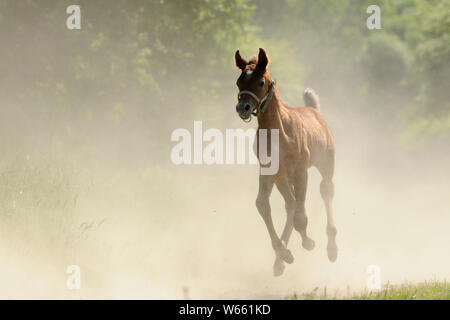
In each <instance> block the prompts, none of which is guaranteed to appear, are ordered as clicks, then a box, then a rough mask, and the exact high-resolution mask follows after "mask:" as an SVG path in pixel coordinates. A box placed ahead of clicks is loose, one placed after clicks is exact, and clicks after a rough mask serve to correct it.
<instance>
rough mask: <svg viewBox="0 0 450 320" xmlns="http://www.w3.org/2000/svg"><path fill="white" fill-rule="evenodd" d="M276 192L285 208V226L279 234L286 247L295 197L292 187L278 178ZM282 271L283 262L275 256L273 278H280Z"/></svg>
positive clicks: (292, 219) (291, 225) (291, 227)
mask: <svg viewBox="0 0 450 320" xmlns="http://www.w3.org/2000/svg"><path fill="white" fill-rule="evenodd" d="M276 185H277V188H278V191H280V193H281V195H282V196H283V198H284V202H285V208H286V224H285V225H284V229H283V233H282V234H281V241H283V243H284V244H285V245H286V247H287V245H288V242H289V238H290V237H291V234H292V229H293V228H294V213H295V197H294V189H293V187H292V185H291V184H290V183H289V181H288V179H287V178H280V179H279V180H277V182H276ZM283 271H284V262H283V260H282V259H281V258H280V257H279V256H278V255H277V256H276V258H275V262H274V264H273V274H274V276H280V275H282V274H283Z"/></svg>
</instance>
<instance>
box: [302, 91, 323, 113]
mask: <svg viewBox="0 0 450 320" xmlns="http://www.w3.org/2000/svg"><path fill="white" fill-rule="evenodd" d="M303 100H304V101H305V105H306V106H307V107H313V108H316V109H317V110H320V102H319V96H318V95H317V93H316V92H315V91H314V90H313V89H311V88H306V89H305V91H303Z"/></svg>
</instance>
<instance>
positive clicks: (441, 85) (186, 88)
mask: <svg viewBox="0 0 450 320" xmlns="http://www.w3.org/2000/svg"><path fill="white" fill-rule="evenodd" d="M375 3H376V4H378V5H379V6H380V7H381V14H382V30H372V31H371V30H368V29H367V28H366V19H367V16H368V14H367V13H366V8H367V7H368V5H370V4H375ZM70 4H80V5H81V11H82V29H81V30H79V31H70V30H67V28H66V27H65V20H66V18H67V14H66V12H65V9H66V7H67V6H68V5H70ZM449 28H450V2H449V0H444V1H440V0H430V1H419V0H401V1H400V0H393V1H375V2H374V1H366V0H353V1H350V0H346V1H342V0H339V1H337V0H326V1H325V0H323V1H322V0H320V1H317V0H316V1H312V0H303V1H293V0H281V1H265V0H262V1H256V0H193V1H170V0H157V1H142V0H136V1H124V0H117V1H106V0H95V1H66V0H64V1H50V0H40V1H37V0H26V1H20V2H17V1H2V2H1V4H0V39H1V44H2V49H1V50H0V61H1V62H2V63H1V64H0V96H1V100H0V106H1V108H2V109H3V110H4V111H5V114H8V115H11V114H13V119H11V118H9V119H8V118H7V117H2V120H1V127H2V129H0V131H1V132H0V133H2V140H3V143H4V145H17V144H18V143H19V144H20V142H21V141H20V140H21V139H22V140H23V141H29V137H28V136H22V135H21V134H19V133H12V134H11V127H13V128H15V127H17V126H24V127H26V128H27V129H31V131H32V132H33V135H32V138H33V139H35V140H34V143H33V145H34V146H36V145H39V144H40V143H43V142H42V141H46V142H45V143H48V141H51V144H52V145H61V144H64V143H68V144H69V145H71V146H74V145H89V142H91V141H93V140H97V138H101V137H103V139H109V140H111V141H114V140H115V139H116V138H119V137H121V138H123V137H127V139H129V140H137V137H138V136H139V137H147V138H148V139H147V142H148V145H149V146H148V148H153V147H155V146H156V147H158V146H160V145H161V144H162V143H161V142H160V141H156V139H153V138H152V137H153V134H152V132H159V133H167V134H169V133H170V131H171V130H173V128H175V127H177V126H185V125H186V121H188V120H189V121H190V120H193V119H199V118H201V119H204V120H209V121H211V122H212V123H214V122H217V123H219V122H220V123H223V119H233V117H234V114H233V108H234V107H233V105H234V103H235V101H234V100H235V94H236V88H235V85H234V82H235V78H236V77H237V71H236V69H235V67H234V65H233V53H234V51H235V50H236V49H237V48H239V49H241V52H243V53H244V54H245V55H247V56H249V55H251V54H254V53H256V52H257V48H258V47H264V48H266V49H267V52H268V53H269V56H270V58H271V60H272V67H271V71H272V73H273V74H274V75H275V76H276V77H277V79H279V80H280V86H279V88H282V89H280V90H282V94H283V97H284V98H285V99H286V100H287V101H288V102H292V104H293V105H301V104H302V102H301V91H302V89H303V88H304V87H305V86H306V85H308V86H312V87H314V88H315V89H316V90H318V91H319V93H320V95H321V97H323V99H324V100H325V101H326V102H327V103H328V104H329V106H328V107H327V108H328V109H329V110H333V109H332V108H335V113H338V112H337V110H338V109H339V113H340V114H341V115H342V116H343V117H344V116H345V115H346V114H355V113H356V114H359V115H363V116H364V117H366V118H367V119H371V120H370V121H382V122H383V126H385V127H387V128H392V130H393V134H395V135H396V136H397V137H398V142H399V143H400V144H402V145H403V146H408V147H413V148H423V147H424V146H426V145H427V143H428V142H429V141H430V140H436V139H438V140H439V139H441V140H442V139H443V141H447V142H448V138H449V132H450V120H449V119H450V102H449V101H450V93H449V90H448V82H449V79H450V76H449V70H450V68H449V61H450V56H449V55H450V53H449V52H450V51H449V50H450V49H449V48H450V40H449V33H450V32H449V31H450V30H449ZM9 111H10V112H9ZM11 112H12V113H11ZM12 122H15V124H14V125H12V124H11V123H12ZM183 124H184V125H183ZM137 128H147V130H142V129H137ZM43 137H44V138H45V139H42V138H43Z"/></svg>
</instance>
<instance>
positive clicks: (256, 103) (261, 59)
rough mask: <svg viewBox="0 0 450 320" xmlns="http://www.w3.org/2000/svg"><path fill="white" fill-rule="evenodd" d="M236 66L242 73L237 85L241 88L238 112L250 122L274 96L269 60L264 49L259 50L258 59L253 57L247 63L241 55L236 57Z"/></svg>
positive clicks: (236, 54)
mask: <svg viewBox="0 0 450 320" xmlns="http://www.w3.org/2000/svg"><path fill="white" fill-rule="evenodd" d="M234 58H235V62H236V66H237V67H238V68H239V69H240V70H241V71H242V73H241V75H240V76H239V78H238V80H237V82H236V84H237V86H238V88H239V94H238V103H237V105H236V111H237V113H238V114H239V117H241V119H243V120H249V119H250V117H251V115H252V114H254V115H258V114H259V113H260V112H264V110H261V108H262V107H263V106H265V105H266V104H267V103H265V102H266V101H267V102H269V101H268V100H267V99H268V98H269V97H270V98H271V96H272V94H273V90H274V88H273V81H272V78H271V76H270V74H269V72H268V71H267V66H268V65H269V58H268V57H267V54H266V52H265V51H264V49H261V48H260V49H259V54H258V57H256V56H253V57H251V58H250V60H249V61H248V62H247V61H246V60H245V59H243V58H242V57H241V55H240V54H239V50H238V51H236V53H235V55H234Z"/></svg>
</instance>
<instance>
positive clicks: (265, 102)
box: [238, 80, 275, 116]
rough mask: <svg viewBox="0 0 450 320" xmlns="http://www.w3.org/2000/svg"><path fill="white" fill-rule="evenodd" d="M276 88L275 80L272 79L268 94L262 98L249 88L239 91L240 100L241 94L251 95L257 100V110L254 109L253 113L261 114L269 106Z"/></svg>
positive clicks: (255, 114)
mask: <svg viewBox="0 0 450 320" xmlns="http://www.w3.org/2000/svg"><path fill="white" fill-rule="evenodd" d="M274 90H275V81H274V80H272V82H271V84H270V88H269V91H267V94H266V95H265V96H264V97H263V98H262V99H261V100H260V99H259V98H258V96H257V95H256V94H254V93H253V92H251V91H248V90H242V91H240V92H239V93H238V100H240V99H241V96H243V95H249V96H250V97H252V98H253V99H254V100H255V101H256V112H255V111H252V115H254V116H259V115H260V114H261V113H264V112H265V111H266V109H267V107H268V106H269V102H270V100H272V97H273V92H274Z"/></svg>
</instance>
